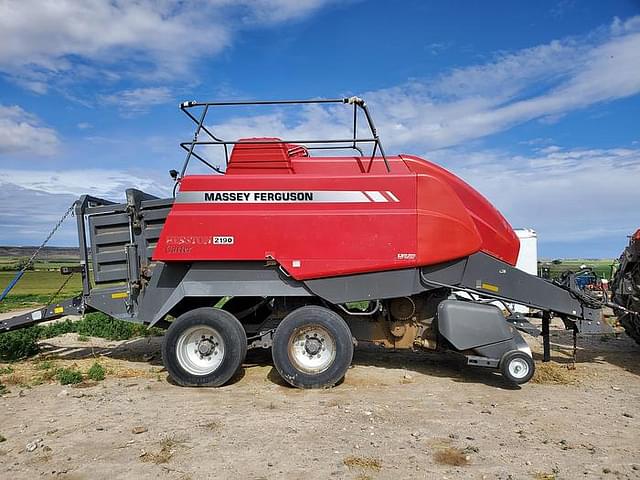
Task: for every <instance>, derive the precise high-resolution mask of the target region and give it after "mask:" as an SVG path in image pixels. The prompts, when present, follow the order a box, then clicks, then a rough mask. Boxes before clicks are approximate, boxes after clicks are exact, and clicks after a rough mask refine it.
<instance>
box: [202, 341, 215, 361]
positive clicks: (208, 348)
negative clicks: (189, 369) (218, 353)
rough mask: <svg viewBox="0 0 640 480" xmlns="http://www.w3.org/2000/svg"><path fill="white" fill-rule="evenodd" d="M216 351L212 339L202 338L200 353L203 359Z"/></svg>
mask: <svg viewBox="0 0 640 480" xmlns="http://www.w3.org/2000/svg"><path fill="white" fill-rule="evenodd" d="M215 349H216V344H215V342H214V341H213V338H212V337H210V338H206V337H204V338H201V339H200V341H199V342H198V353H199V354H200V355H202V356H203V357H208V356H210V355H211V354H212V353H214V351H215Z"/></svg>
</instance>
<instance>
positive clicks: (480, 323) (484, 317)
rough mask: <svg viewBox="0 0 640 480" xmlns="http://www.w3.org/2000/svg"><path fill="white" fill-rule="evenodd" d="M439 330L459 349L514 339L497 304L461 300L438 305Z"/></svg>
mask: <svg viewBox="0 0 640 480" xmlns="http://www.w3.org/2000/svg"><path fill="white" fill-rule="evenodd" d="M438 331H439V332H440V334H441V335H442V336H443V337H444V338H446V339H447V340H449V342H451V344H452V345H453V346H454V347H456V348H457V349H458V350H469V349H472V348H476V347H481V346H484V345H490V344H492V343H498V342H504V341H506V340H511V339H512V338H513V333H512V331H511V328H509V325H508V324H507V322H506V321H505V319H504V316H503V315H502V313H501V312H500V310H499V309H498V308H497V307H494V306H493V305H482V304H478V303H472V302H463V301H460V300H444V301H442V302H440V304H439V305H438Z"/></svg>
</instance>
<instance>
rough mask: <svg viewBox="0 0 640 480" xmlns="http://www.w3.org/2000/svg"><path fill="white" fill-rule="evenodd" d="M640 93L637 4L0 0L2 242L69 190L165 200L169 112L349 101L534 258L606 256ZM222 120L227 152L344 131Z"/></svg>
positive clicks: (635, 201) (273, 116) (177, 158)
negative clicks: (452, 178) (494, 210)
mask: <svg viewBox="0 0 640 480" xmlns="http://www.w3.org/2000/svg"><path fill="white" fill-rule="evenodd" d="M639 93H640V2H638V1H637V0H634V1H632V0H626V1H622V0H620V1H616V0H610V1H607V2H600V1H567V0H564V1H558V2H544V1H538V2H507V1H504V2H472V1H451V2H435V1H433V2H431V1H398V2H388V1H356V0H353V1H343V2H338V1H331V0H306V1H305V0H235V1H232V0H210V1H202V2H172V1H170V0H164V1H159V2H147V1H136V2H124V1H111V2H106V1H102V0H68V1H65V0H60V1H56V2H48V3H47V2H40V1H29V0H22V1H17V0H0V244H13V245H29V244H37V243H39V242H40V241H41V240H42V239H43V237H44V236H45V234H46V232H47V231H48V229H49V228H50V226H51V225H52V224H54V223H55V221H56V220H57V218H58V217H59V216H60V215H61V214H62V213H63V212H64V210H65V209H66V206H67V205H69V204H70V203H71V202H72V201H73V199H74V198H75V197H77V196H78V195H80V194H82V193H91V194H93V195H97V196H103V197H106V198H111V199H114V200H122V198H123V192H124V189H125V188H128V187H132V186H133V187H138V188H141V189H143V190H145V191H149V192H151V193H156V194H159V195H166V194H168V192H169V191H170V190H169V189H170V188H171V180H170V178H169V177H168V175H167V173H166V172H167V171H168V170H169V169H171V168H178V167H179V166H180V165H181V163H182V160H183V155H182V151H181V150H180V149H179V147H178V142H179V141H182V140H187V139H189V137H190V135H191V125H190V124H189V122H188V121H187V119H186V117H184V116H183V115H182V114H181V113H180V112H179V110H178V108H177V105H178V103H179V102H181V101H183V100H190V99H197V100H217V99H230V98H231V99H267V98H295V97H299V98H309V97H342V96H348V95H359V96H362V97H364V98H365V99H366V100H367V102H368V103H369V105H370V108H371V110H372V113H373V115H374V118H375V120H376V123H377V125H378V127H379V131H380V135H381V137H382V140H383V142H384V144H385V147H386V149H387V151H388V152H389V153H414V154H418V155H421V156H424V157H426V158H429V159H431V160H433V161H435V162H437V163H439V164H441V165H443V166H444V167H446V168H448V169H450V170H452V171H453V172H455V173H456V174H458V175H460V176H461V177H462V178H464V179H465V180H466V181H468V182H469V183H470V184H472V185H473V186H474V187H476V188H477V189H478V190H479V191H480V192H482V193H483V194H484V195H485V196H486V197H487V198H489V199H490V200H491V201H492V202H493V203H494V204H495V205H496V206H497V207H498V208H499V209H500V210H501V211H502V212H503V213H504V214H505V216H506V217H507V218H508V220H509V221H510V222H511V224H512V225H513V226H514V227H531V228H534V229H535V230H537V231H538V236H539V247H540V253H541V255H542V256H545V257H583V256H586V257H608V256H616V255H617V254H618V253H619V251H620V250H621V249H622V247H623V245H624V244H625V243H626V241H627V240H626V235H628V234H630V233H631V232H632V231H634V230H635V229H636V228H638V227H640V216H639V215H638V214H637V212H638V205H640V128H639V127H638V113H639V112H640V95H639ZM225 113H226V114H227V115H212V116H211V118H210V122H211V123H210V124H211V125H214V126H215V127H216V128H217V129H218V131H219V132H221V134H224V135H225V136H226V137H241V136H246V135H281V136H287V135H289V136H293V135H295V136H307V137H317V136H319V134H321V135H329V136H342V135H343V134H344V132H345V130H346V129H347V126H348V119H347V118H346V117H345V116H344V115H343V113H342V112H341V111H338V110H335V109H325V110H323V109H313V108H310V109H305V110H303V111H302V112H301V113H299V114H297V115H293V114H292V113H291V112H290V110H279V109H268V110H249V111H248V112H247V113H245V114H242V115H240V114H238V113H237V112H233V111H225ZM634 214H635V215H634ZM74 243H75V239H74V230H73V225H72V222H69V225H68V226H67V227H66V228H65V229H64V230H63V231H62V232H61V234H60V235H59V236H57V237H56V238H55V244H58V245H72V244H74Z"/></svg>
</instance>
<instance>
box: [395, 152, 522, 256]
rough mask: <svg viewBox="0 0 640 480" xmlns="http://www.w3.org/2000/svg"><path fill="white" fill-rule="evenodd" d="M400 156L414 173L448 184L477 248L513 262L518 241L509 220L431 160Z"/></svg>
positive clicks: (517, 248) (474, 191) (516, 253)
mask: <svg viewBox="0 0 640 480" xmlns="http://www.w3.org/2000/svg"><path fill="white" fill-rule="evenodd" d="M401 158H402V159H403V160H404V161H405V163H406V165H407V167H408V168H409V169H410V170H411V171H412V172H414V173H416V174H417V175H419V176H420V175H426V176H429V177H433V178H435V179H437V180H440V181H441V182H443V183H446V184H447V185H448V186H449V187H451V189H452V190H453V191H454V192H455V194H456V195H457V196H458V197H459V199H460V201H461V202H462V204H463V205H464V207H465V208H466V210H467V212H468V214H469V216H470V217H471V220H472V221H473V223H474V225H475V228H476V230H477V235H478V237H479V242H480V250H481V251H483V252H485V253H487V254H489V255H491V256H493V257H496V258H499V259H500V260H503V261H505V262H507V263H509V264H510V265H515V264H516V261H517V260H518V253H519V251H520V240H518V237H517V236H516V234H515V233H514V231H513V228H512V227H511V225H509V222H507V220H506V219H505V218H504V217H503V216H502V214H501V213H500V212H499V211H498V210H496V208H495V207H494V206H493V205H491V203H489V201H488V200H487V199H486V198H484V197H483V196H482V195H481V194H480V193H478V192H477V191H476V190H475V189H473V187H471V186H470V185H469V184H468V183H466V182H464V181H463V180H461V179H460V178H458V177H456V176H455V175H454V174H452V173H451V172H449V171H447V170H445V169H444V168H442V167H440V166H438V165H436V164H434V163H431V162H429V161H427V160H424V159H422V158H419V157H415V156H412V155H401ZM418 194H420V193H418Z"/></svg>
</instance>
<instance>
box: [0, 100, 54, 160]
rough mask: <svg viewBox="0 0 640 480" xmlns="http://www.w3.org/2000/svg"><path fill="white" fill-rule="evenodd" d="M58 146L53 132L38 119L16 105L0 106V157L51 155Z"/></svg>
mask: <svg viewBox="0 0 640 480" xmlns="http://www.w3.org/2000/svg"><path fill="white" fill-rule="evenodd" d="M59 144H60V141H59V139H58V135H57V134H56V132H55V130H52V129H51V128H48V127H44V126H42V124H41V122H40V120H39V119H38V117H36V116H35V115H32V114H30V113H29V112H26V111H25V110H23V109H22V108H21V107H19V106H17V105H13V106H4V105H2V104H0V155H2V154H13V153H24V154H35V155H52V154H53V153H55V152H56V151H57V149H58V146H59Z"/></svg>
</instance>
